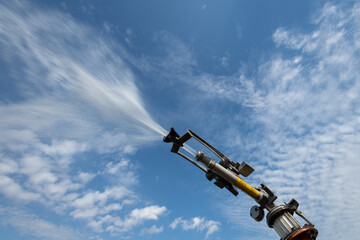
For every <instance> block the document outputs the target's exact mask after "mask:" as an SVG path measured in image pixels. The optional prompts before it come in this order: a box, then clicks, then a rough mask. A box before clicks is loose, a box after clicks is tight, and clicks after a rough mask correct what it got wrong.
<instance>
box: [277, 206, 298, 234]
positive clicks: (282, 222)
mask: <svg viewBox="0 0 360 240" xmlns="http://www.w3.org/2000/svg"><path fill="white" fill-rule="evenodd" d="M273 228H274V230H275V231H276V232H277V234H278V235H279V237H280V239H285V237H287V236H288V235H290V234H291V233H292V232H293V230H295V229H299V228H301V225H300V223H299V222H298V221H297V220H296V219H295V218H294V217H293V216H292V215H291V214H290V213H289V212H284V213H283V214H282V215H281V216H280V217H278V218H277V219H276V220H275V222H274V226H273Z"/></svg>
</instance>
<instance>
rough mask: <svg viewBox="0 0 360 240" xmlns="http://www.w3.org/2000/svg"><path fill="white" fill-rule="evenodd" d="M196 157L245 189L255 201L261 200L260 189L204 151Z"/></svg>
mask: <svg viewBox="0 0 360 240" xmlns="http://www.w3.org/2000/svg"><path fill="white" fill-rule="evenodd" d="M195 159H196V160H197V161H199V162H201V163H202V164H204V165H205V166H206V167H207V168H208V169H210V170H211V171H213V172H215V173H216V174H217V175H219V176H220V177H222V178H224V179H225V180H226V181H228V182H230V183H231V184H232V185H234V186H235V187H237V188H238V189H240V190H241V191H243V192H244V193H245V194H247V195H248V196H250V197H252V198H253V199H254V200H255V201H258V200H260V198H261V194H260V192H259V191H258V190H256V189H255V188H254V187H252V186H251V185H249V184H248V183H246V182H245V181H244V180H242V179H241V178H240V177H238V176H237V175H236V174H235V173H233V172H232V171H230V170H229V169H226V168H224V167H223V166H221V165H220V164H219V163H217V162H216V161H215V160H213V159H211V158H209V157H207V156H205V154H204V153H203V152H198V153H197V154H196V156H195Z"/></svg>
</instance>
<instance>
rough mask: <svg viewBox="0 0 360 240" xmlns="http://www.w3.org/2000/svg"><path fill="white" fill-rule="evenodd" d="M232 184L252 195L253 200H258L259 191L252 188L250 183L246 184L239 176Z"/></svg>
mask: <svg viewBox="0 0 360 240" xmlns="http://www.w3.org/2000/svg"><path fill="white" fill-rule="evenodd" d="M234 185H235V187H237V188H238V189H240V190H241V191H243V192H244V193H246V194H247V195H248V196H250V197H252V198H253V199H254V200H255V201H256V200H259V196H260V193H259V191H258V190H256V189H255V188H253V187H252V186H251V185H249V184H247V183H246V182H245V181H244V180H242V179H241V178H239V177H238V178H237V180H236V183H235V184H234Z"/></svg>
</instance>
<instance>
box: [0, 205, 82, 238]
mask: <svg viewBox="0 0 360 240" xmlns="http://www.w3.org/2000/svg"><path fill="white" fill-rule="evenodd" d="M0 216H1V218H0V222H1V223H2V224H5V225H10V226H11V227H13V228H16V229H17V231H18V232H20V233H21V234H26V235H34V236H36V237H37V238H38V239H55V240H77V239H83V238H84V234H82V233H80V232H78V231H76V230H74V229H73V228H71V227H70V226H65V225H59V224H53V223H51V222H49V221H46V220H44V219H42V218H39V217H38V216H36V215H33V214H29V213H28V212H25V211H23V210H18V209H16V208H10V207H4V206H1V205H0Z"/></svg>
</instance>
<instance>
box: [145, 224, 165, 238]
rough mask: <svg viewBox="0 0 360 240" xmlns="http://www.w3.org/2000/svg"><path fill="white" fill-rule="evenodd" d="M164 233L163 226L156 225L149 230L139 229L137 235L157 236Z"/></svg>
mask: <svg viewBox="0 0 360 240" xmlns="http://www.w3.org/2000/svg"><path fill="white" fill-rule="evenodd" d="M163 231H164V226H160V227H157V226H156V225H152V226H151V227H149V228H143V229H141V231H140V233H139V235H141V236H143V235H149V234H158V233H161V232H163Z"/></svg>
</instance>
